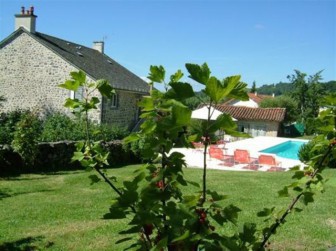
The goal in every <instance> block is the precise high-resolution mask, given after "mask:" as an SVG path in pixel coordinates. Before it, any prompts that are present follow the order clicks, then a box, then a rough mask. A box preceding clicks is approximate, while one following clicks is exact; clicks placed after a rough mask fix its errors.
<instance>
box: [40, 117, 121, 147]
mask: <svg viewBox="0 0 336 251" xmlns="http://www.w3.org/2000/svg"><path fill="white" fill-rule="evenodd" d="M90 134H91V135H92V139H93V140H104V141H110V140H115V139H122V138H124V137H126V136H127V135H128V131H127V130H126V129H124V128H121V127H117V126H110V125H97V124H90ZM85 138H86V135H85V121H83V120H81V119H79V118H74V119H72V118H70V117H68V116H67V115H65V114H62V113H54V114H52V115H50V116H48V117H47V118H46V120H45V121H44V123H43V131H42V134H41V137H40V141H42V142H57V141H62V140H84V139H85Z"/></svg>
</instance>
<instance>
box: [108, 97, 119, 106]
mask: <svg viewBox="0 0 336 251" xmlns="http://www.w3.org/2000/svg"><path fill="white" fill-rule="evenodd" d="M108 103H109V107H110V108H117V107H118V95H117V94H113V96H112V98H111V99H109V101H108Z"/></svg>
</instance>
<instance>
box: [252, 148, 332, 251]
mask: <svg viewBox="0 0 336 251" xmlns="http://www.w3.org/2000/svg"><path fill="white" fill-rule="evenodd" d="M333 147H334V145H333V144H330V145H329V146H328V149H327V151H326V153H325V154H324V155H323V157H322V158H321V159H320V161H319V163H318V165H317V168H316V169H315V171H314V172H313V173H312V175H311V176H310V179H309V180H308V181H307V182H306V183H305V186H306V188H309V187H310V184H311V182H312V180H313V179H314V178H315V176H316V175H317V173H318V172H319V171H320V168H321V167H322V165H323V162H324V160H325V159H326V158H327V157H328V155H329V154H330V152H331V150H332V148H333ZM303 194H304V191H302V192H301V193H299V194H298V195H297V196H296V197H295V198H294V199H293V201H292V202H291V204H290V205H289V206H288V208H287V210H286V211H285V212H284V213H283V215H282V216H281V218H280V219H276V222H275V224H273V225H272V228H271V229H270V230H269V232H268V233H266V234H265V235H264V240H263V242H262V243H261V244H260V247H259V249H258V250H264V247H265V245H266V243H267V241H268V240H269V238H270V237H271V236H272V235H273V234H274V233H275V232H276V229H277V228H278V227H279V226H280V225H281V224H282V223H283V222H284V220H285V218H286V217H287V215H288V214H289V213H290V212H291V210H292V209H293V208H294V206H295V204H296V203H297V202H298V201H299V199H300V198H301V197H302V195H303Z"/></svg>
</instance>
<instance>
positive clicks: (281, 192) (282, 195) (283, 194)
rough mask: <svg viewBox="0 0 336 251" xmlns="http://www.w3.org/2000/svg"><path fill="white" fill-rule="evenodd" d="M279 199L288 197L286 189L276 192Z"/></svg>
mask: <svg viewBox="0 0 336 251" xmlns="http://www.w3.org/2000/svg"><path fill="white" fill-rule="evenodd" d="M278 196H279V197H289V193H288V187H284V188H283V189H282V190H280V191H278Z"/></svg>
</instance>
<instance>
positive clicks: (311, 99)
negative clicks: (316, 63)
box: [287, 70, 324, 123]
mask: <svg viewBox="0 0 336 251" xmlns="http://www.w3.org/2000/svg"><path fill="white" fill-rule="evenodd" d="M294 71H295V74H293V75H290V76H287V78H288V79H289V80H290V81H291V83H292V85H294V91H293V92H292V95H291V96H292V97H293V98H294V99H295V100H296V101H297V102H298V108H299V110H300V119H301V122H302V123H304V122H305V120H306V119H308V118H315V117H317V116H318V113H319V100H320V99H321V98H322V97H323V95H324V89H323V88H322V86H321V84H320V82H319V81H320V80H321V79H322V77H321V73H322V71H319V72H317V73H316V74H314V75H311V76H309V77H308V80H307V79H306V77H307V74H306V73H303V72H300V71H299V70H294Z"/></svg>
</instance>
